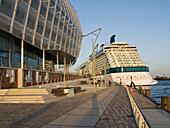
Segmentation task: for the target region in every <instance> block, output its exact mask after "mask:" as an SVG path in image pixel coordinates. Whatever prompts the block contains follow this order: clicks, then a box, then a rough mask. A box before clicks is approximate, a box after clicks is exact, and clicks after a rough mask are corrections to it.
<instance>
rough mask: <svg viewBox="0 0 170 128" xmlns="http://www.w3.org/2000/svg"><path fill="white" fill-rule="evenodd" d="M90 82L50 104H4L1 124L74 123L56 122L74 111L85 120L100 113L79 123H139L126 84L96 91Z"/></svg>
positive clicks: (19, 127)
mask: <svg viewBox="0 0 170 128" xmlns="http://www.w3.org/2000/svg"><path fill="white" fill-rule="evenodd" d="M82 86H85V85H82ZM86 86H88V91H86V92H84V93H79V94H76V95H75V96H74V97H63V98H61V99H60V100H58V101H56V102H52V103H48V104H0V109H1V111H0V115H1V116H0V127H3V128H14V127H16V128H23V127H28V128H39V127H57V126H58V127H61V126H62V127H71V126H68V124H67V123H69V122H67V123H66V122H65V123H63V124H53V123H52V122H55V121H56V120H57V119H62V118H63V116H64V117H66V116H67V115H69V116H71V115H74V117H75V118H74V119H76V116H78V115H79V118H78V119H79V120H80V119H82V118H83V121H88V120H86V118H85V117H86V116H90V117H92V118H93V117H96V118H94V120H92V122H91V123H88V122H79V123H78V122H77V123H78V124H77V126H82V124H83V123H86V124H87V125H90V127H107V126H108V127H109V126H110V127H112V126H117V127H118V126H120V127H136V124H135V121H134V118H133V117H132V116H131V115H132V111H131V107H130V103H129V100H128V98H127V93H126V90H125V89H124V87H121V86H114V87H111V88H110V87H108V88H97V92H96V95H93V92H92V90H93V88H92V86H91V85H86ZM89 86H91V87H89ZM90 105H91V106H90ZM83 107H87V108H88V109H87V108H83ZM93 107H94V108H93ZM77 110H78V111H77ZM83 113H84V114H85V115H83ZM88 114H90V115H88ZM93 114H94V115H93ZM96 114H97V115H96ZM80 116H81V118H80ZM92 118H91V119H92ZM63 121H67V119H65V118H64V120H63ZM74 121H75V120H74ZM51 123H52V124H51ZM55 125H56V126H55ZM63 125H66V126H63ZM69 125H72V124H69ZM73 126H75V125H73ZM77 126H76V127H77ZM82 127H84V126H82Z"/></svg>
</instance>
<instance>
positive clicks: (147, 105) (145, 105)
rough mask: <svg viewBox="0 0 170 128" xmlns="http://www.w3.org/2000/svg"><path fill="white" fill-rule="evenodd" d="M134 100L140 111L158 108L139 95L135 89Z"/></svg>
mask: <svg viewBox="0 0 170 128" xmlns="http://www.w3.org/2000/svg"><path fill="white" fill-rule="evenodd" d="M133 93H134V97H135V100H136V101H137V102H138V104H139V106H140V108H141V109H143V108H158V106H157V105H156V104H155V103H154V102H152V101H151V100H150V99H149V98H147V97H146V96H144V95H143V94H140V93H139V92H138V91H137V90H136V89H133Z"/></svg>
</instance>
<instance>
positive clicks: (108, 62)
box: [81, 36, 157, 85]
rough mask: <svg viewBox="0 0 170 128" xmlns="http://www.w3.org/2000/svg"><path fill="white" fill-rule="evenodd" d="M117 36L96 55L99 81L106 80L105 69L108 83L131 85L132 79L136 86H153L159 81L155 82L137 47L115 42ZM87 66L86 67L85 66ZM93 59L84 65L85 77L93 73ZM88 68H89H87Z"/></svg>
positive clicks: (96, 69) (96, 70)
mask: <svg viewBox="0 0 170 128" xmlns="http://www.w3.org/2000/svg"><path fill="white" fill-rule="evenodd" d="M114 37H115V36H112V37H111V41H110V45H108V46H102V47H100V50H99V51H98V52H97V53H96V55H95V66H94V67H95V72H96V75H97V79H100V80H104V79H105V78H104V77H105V76H104V74H105V73H104V69H106V77H107V81H108V80H111V81H114V82H118V83H119V82H120V81H122V82H123V83H125V84H128V85H130V84H131V79H132V80H133V82H134V83H135V84H136V85H153V84H156V83H157V81H155V80H153V79H152V77H151V75H150V73H149V67H147V66H145V64H144V63H143V61H142V60H141V58H140V56H139V55H138V53H137V47H136V46H135V45H130V44H128V43H126V42H115V41H114V40H115V39H114ZM85 65H86V66H85ZM92 65H93V57H90V58H89V61H87V62H86V64H84V68H85V67H86V72H83V69H84V68H83V66H81V69H82V70H81V72H83V73H84V74H85V75H87V74H89V75H92V73H93V67H92ZM87 67H88V68H87Z"/></svg>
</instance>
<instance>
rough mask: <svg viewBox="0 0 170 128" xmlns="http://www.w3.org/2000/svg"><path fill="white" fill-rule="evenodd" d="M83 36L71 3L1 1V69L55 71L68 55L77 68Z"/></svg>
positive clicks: (31, 0) (33, 0) (66, 0)
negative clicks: (47, 69) (48, 69)
mask: <svg viewBox="0 0 170 128" xmlns="http://www.w3.org/2000/svg"><path fill="white" fill-rule="evenodd" d="M81 35H82V29H81V26H80V22H79V19H78V16H77V13H76V11H75V10H74V8H73V7H72V5H71V4H70V2H69V0H0V66H3V67H12V68H24V69H45V68H50V70H54V65H55V64H57V65H62V64H63V63H64V55H65V56H66V63H67V64H69V65H70V64H74V63H75V62H76V60H77V57H78V56H79V51H80V47H81V40H82V37H81ZM57 68H58V66H57Z"/></svg>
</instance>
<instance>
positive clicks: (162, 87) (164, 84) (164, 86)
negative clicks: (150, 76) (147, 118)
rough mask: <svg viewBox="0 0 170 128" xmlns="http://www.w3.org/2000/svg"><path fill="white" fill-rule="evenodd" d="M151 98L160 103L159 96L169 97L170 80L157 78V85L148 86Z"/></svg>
mask: <svg viewBox="0 0 170 128" xmlns="http://www.w3.org/2000/svg"><path fill="white" fill-rule="evenodd" d="M149 90H150V97H151V99H152V100H154V101H156V102H157V103H159V104H161V96H169V97H170V80H159V81H158V84H157V85H154V86H152V87H151V88H149Z"/></svg>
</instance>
